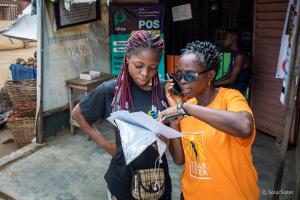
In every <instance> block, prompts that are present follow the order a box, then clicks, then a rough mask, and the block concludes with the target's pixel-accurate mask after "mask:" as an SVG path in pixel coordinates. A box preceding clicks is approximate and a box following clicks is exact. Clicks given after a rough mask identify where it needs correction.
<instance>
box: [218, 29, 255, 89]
mask: <svg viewBox="0 0 300 200" xmlns="http://www.w3.org/2000/svg"><path fill="white" fill-rule="evenodd" d="M239 40H240V34H239V32H238V31H236V30H228V31H227V32H226V35H225V38H224V47H225V48H228V49H229V50H230V52H231V56H230V63H229V66H228V72H227V74H226V75H225V76H223V77H222V78H220V79H219V80H216V81H215V86H216V87H225V88H232V89H236V90H239V91H240V92H241V93H242V94H244V93H245V91H246V90H247V87H248V85H249V82H250V76H251V67H250V59H249V56H248V54H247V52H245V51H244V50H243V49H242V48H241V47H240V44H239Z"/></svg>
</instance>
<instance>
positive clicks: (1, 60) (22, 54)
mask: <svg viewBox="0 0 300 200" xmlns="http://www.w3.org/2000/svg"><path fill="white" fill-rule="evenodd" d="M0 42H1V41H0ZM0 46H1V43H0ZM35 50H36V47H30V48H28V49H24V48H22V49H12V50H1V51H0V89H1V88H2V87H3V86H4V82H5V81H6V80H11V72H10V70H9V65H10V64H11V63H16V60H17V58H23V59H27V58H29V57H33V54H34V51H35Z"/></svg>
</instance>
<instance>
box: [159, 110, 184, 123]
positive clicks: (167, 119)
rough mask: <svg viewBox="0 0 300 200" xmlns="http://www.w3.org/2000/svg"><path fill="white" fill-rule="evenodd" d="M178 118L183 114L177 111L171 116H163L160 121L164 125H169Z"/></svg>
mask: <svg viewBox="0 0 300 200" xmlns="http://www.w3.org/2000/svg"><path fill="white" fill-rule="evenodd" d="M179 116H183V114H182V113H181V112H180V111H177V112H175V113H173V114H170V115H165V116H163V117H162V118H161V120H162V122H163V123H164V124H169V123H170V122H171V121H173V120H175V119H176V118H177V117H179Z"/></svg>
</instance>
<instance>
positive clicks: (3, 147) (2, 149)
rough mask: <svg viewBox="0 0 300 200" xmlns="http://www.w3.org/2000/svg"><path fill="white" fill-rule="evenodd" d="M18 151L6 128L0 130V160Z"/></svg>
mask: <svg viewBox="0 0 300 200" xmlns="http://www.w3.org/2000/svg"><path fill="white" fill-rule="evenodd" d="M17 149H18V147H17V145H16V143H15V142H14V139H13V135H12V133H11V131H10V130H9V129H8V128H0V158H2V157H4V156H6V155H8V154H10V153H12V152H14V151H16V150H17Z"/></svg>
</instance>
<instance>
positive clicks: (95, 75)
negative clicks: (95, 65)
mask: <svg viewBox="0 0 300 200" xmlns="http://www.w3.org/2000/svg"><path fill="white" fill-rule="evenodd" d="M99 77H100V72H97V71H88V72H83V73H81V74H79V78H80V79H84V80H94V79H97V78H99Z"/></svg>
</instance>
